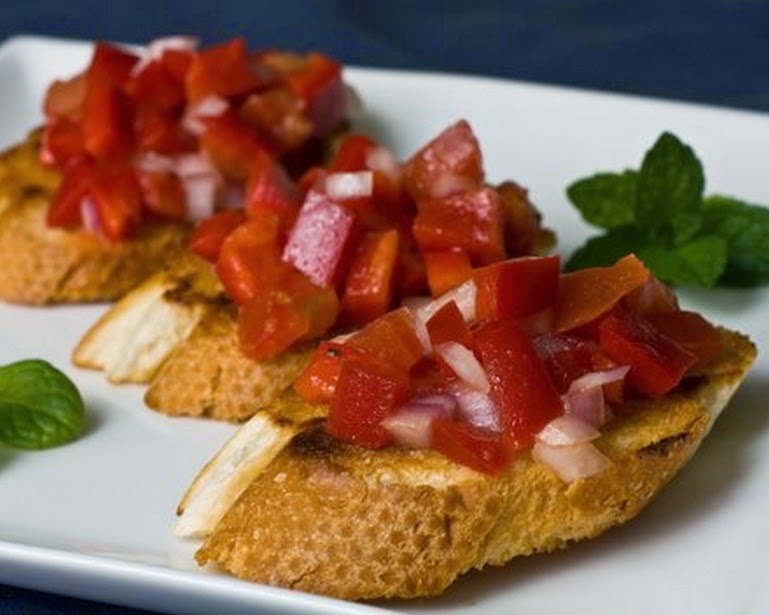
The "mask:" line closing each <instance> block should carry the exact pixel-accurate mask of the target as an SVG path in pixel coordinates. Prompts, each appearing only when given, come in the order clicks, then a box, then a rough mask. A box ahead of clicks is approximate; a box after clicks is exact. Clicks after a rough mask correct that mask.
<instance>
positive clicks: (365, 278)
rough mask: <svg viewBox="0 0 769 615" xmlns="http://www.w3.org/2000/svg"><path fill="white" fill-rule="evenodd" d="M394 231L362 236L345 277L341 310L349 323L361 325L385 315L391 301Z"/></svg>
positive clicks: (395, 261)
mask: <svg viewBox="0 0 769 615" xmlns="http://www.w3.org/2000/svg"><path fill="white" fill-rule="evenodd" d="M397 258H398V231H396V230H395V229H390V230H389V231H381V232H375V233H366V234H365V235H364V236H363V237H362V238H361V241H360V243H359V244H358V249H357V252H356V254H355V256H354V257H353V259H352V263H351V264H350V270H349V273H348V274H347V281H346V283H345V289H344V295H343V298H342V307H343V309H344V314H345V319H346V321H348V322H349V323H350V324H354V325H364V324H365V323H367V322H370V321H372V320H374V319H375V318H378V317H380V316H382V315H383V314H384V313H385V312H387V310H388V308H389V307H390V304H391V303H392V300H393V282H394V274H395V265H396V263H397Z"/></svg>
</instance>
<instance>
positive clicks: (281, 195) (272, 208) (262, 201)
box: [244, 161, 302, 230]
mask: <svg viewBox="0 0 769 615" xmlns="http://www.w3.org/2000/svg"><path fill="white" fill-rule="evenodd" d="M301 200H302V195H301V192H300V190H299V187H298V186H297V185H296V184H295V183H294V182H293V181H292V179H291V178H290V177H289V176H288V173H286V171H285V169H284V168H283V167H282V166H281V165H280V164H278V163H277V162H274V161H269V162H266V163H265V164H263V165H261V166H258V167H255V168H254V169H253V171H252V172H251V175H249V177H248V182H247V184H246V198H245V206H244V209H245V211H246V215H247V216H248V217H249V218H255V219H258V218H259V217H260V216H261V215H262V214H264V213H265V212H269V213H272V214H274V215H277V216H278V218H279V219H280V223H281V227H282V228H283V229H284V230H288V229H289V228H291V226H293V224H294V222H295V221H296V217H297V215H298V213H299V205H300V204H301Z"/></svg>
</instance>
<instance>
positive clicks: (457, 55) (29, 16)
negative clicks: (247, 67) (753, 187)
mask: <svg viewBox="0 0 769 615" xmlns="http://www.w3.org/2000/svg"><path fill="white" fill-rule="evenodd" d="M22 33H24V34H42V35H48V36H60V37H70V38H81V39H95V38H102V39H109V40H118V41H124V42H135V43H143V42H147V41H148V40H150V39H152V38H154V37H156V36H161V35H167V34H180V33H185V34H194V35H197V36H199V37H200V38H201V40H202V42H203V43H204V44H209V43H214V42H219V41H222V40H226V39H229V38H231V37H233V36H235V35H238V34H242V35H244V36H245V37H246V38H247V39H248V41H249V43H250V46H252V47H264V46H278V47H282V48H287V49H296V50H306V49H313V48H314V49H320V50H323V51H325V52H327V53H329V54H330V55H333V56H335V57H337V58H339V59H341V60H342V61H344V62H345V63H347V64H355V65H365V66H380V67H391V68H402V69H426V70H439V71H450V72H460V73H472V74H478V75H490V76H498V77H509V78H514V79H524V80H531V81H537V82H544V83H555V84H564V85H572V86H579V87H587V88H593V89H600V90H610V91H616V92H625V93H632V94H642V95H649V96H658V97H664V98H672V99H679V100H688V101H696V102H702V103H709V104H716V105H726V106H730V107H741V108H747V109H755V110H761V111H769V2H765V1H762V0H678V1H676V0H653V1H644V0H636V1H635V2H623V1H621V0H615V1H611V0H522V1H515V0H511V1H507V2H505V1H504V0H469V1H460V0H444V1H438V0H411V1H409V0H376V1H364V0H357V1H355V0H328V1H320V0H278V1H277V2H266V1H264V0H250V1H249V0H238V1H237V2H235V1H231V0H215V1H214V2H201V1H200V0H187V1H186V2H179V3H174V4H169V3H162V2H159V1H154V0H135V1H133V2H130V1H128V0H112V1H110V0H102V1H100V2H92V1H88V0H67V1H65V0H0V41H1V40H4V39H6V38H8V37H10V36H13V35H15V34H22ZM10 86H11V84H4V83H0V95H2V93H3V91H4V90H5V89H6V88H8V87H10ZM11 613H13V614H14V615H27V614H35V615H37V614H51V615H53V614H56V615H60V614H75V613H77V614H80V615H106V614H117V615H137V614H139V613H146V611H138V610H133V609H125V608H120V607H116V606H112V605H104V604H97V603H92V602H86V601H81V600H74V599H69V598H62V597H59V596H52V595H48V594H44V593H39V592H32V591H27V590H22V589H18V588H14V587H7V586H1V585H0V615H7V614H11Z"/></svg>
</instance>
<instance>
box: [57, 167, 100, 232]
mask: <svg viewBox="0 0 769 615" xmlns="http://www.w3.org/2000/svg"><path fill="white" fill-rule="evenodd" d="M93 179H94V172H93V163H92V162H91V161H90V160H88V159H86V158H76V159H73V160H72V161H70V163H69V164H68V165H67V172H66V173H64V174H63V175H62V178H61V182H60V183H59V186H58V188H57V189H56V192H55V193H54V195H53V197H52V198H51V204H50V206H49V207H48V212H47V216H46V221H47V223H48V225H49V226H57V227H64V228H74V227H77V226H79V225H80V223H81V216H80V212H81V204H82V202H83V198H84V197H85V196H86V195H87V194H88V191H89V189H90V186H91V184H92V182H93Z"/></svg>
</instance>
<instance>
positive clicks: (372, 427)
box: [326, 357, 409, 448]
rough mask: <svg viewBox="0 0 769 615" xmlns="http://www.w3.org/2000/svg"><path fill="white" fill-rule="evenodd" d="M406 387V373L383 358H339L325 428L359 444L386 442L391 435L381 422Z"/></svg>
mask: <svg viewBox="0 0 769 615" xmlns="http://www.w3.org/2000/svg"><path fill="white" fill-rule="evenodd" d="M408 390H409V378H408V373H407V372H403V371H401V370H399V369H397V368H395V367H394V366H392V365H389V364H387V363H385V362H384V361H381V360H377V359H376V358H375V357H367V358H366V359H362V358H351V359H349V360H346V361H343V362H342V368H341V371H340V373H339V380H338V381H337V385H336V390H335V392H334V397H333V398H332V400H331V406H330V409H329V413H328V418H327V419H326V430H327V431H328V433H330V434H331V435H332V436H335V437H337V438H341V439H343V440H346V441H348V442H352V443H354V444H358V445H360V446H365V447H368V448H381V447H383V446H386V445H388V444H389V443H390V442H391V441H392V437H391V436H390V434H389V432H388V431H387V430H386V429H384V428H383V427H382V426H381V422H382V420H383V419H384V418H385V417H387V416H388V415H390V414H392V413H393V411H394V410H396V409H397V408H398V406H400V405H401V404H402V403H403V402H404V401H405V399H406V397H407V395H408Z"/></svg>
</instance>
